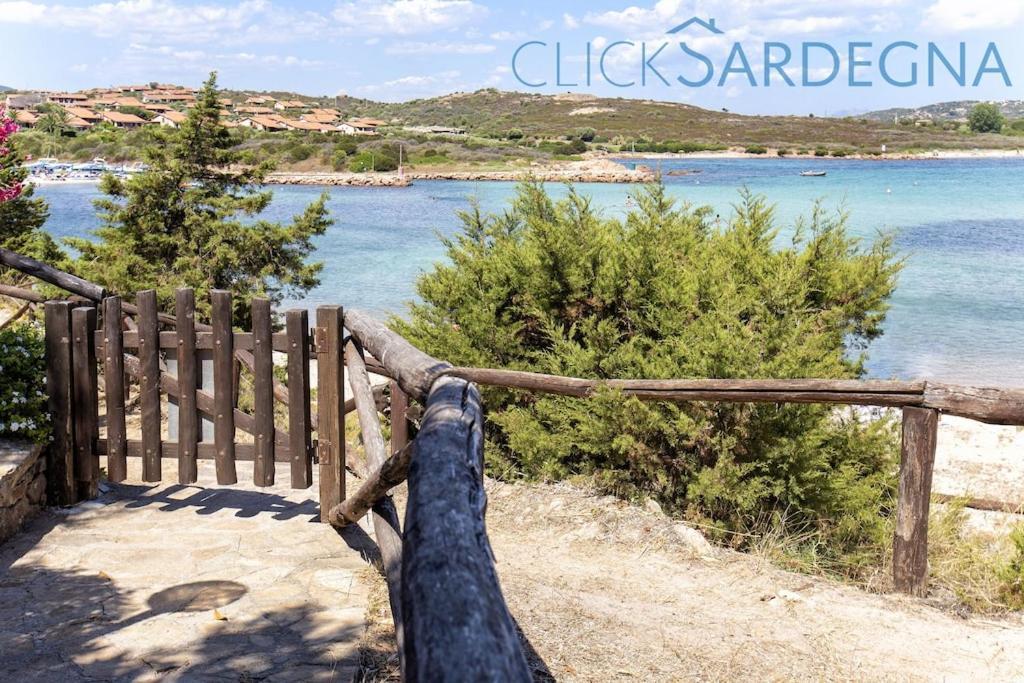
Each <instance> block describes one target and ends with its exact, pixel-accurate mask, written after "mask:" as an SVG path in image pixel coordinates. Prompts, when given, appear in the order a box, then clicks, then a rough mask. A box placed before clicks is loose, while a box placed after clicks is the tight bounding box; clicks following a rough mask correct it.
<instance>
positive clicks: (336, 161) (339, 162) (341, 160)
mask: <svg viewBox="0 0 1024 683" xmlns="http://www.w3.org/2000/svg"><path fill="white" fill-rule="evenodd" d="M347 166H348V154H346V153H345V150H343V149H335V150H334V153H333V154H332V155H331V168H332V169H334V170H335V171H344V170H345V168H346V167H347Z"/></svg>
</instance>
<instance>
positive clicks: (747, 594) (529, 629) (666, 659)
mask: <svg viewBox="0 0 1024 683" xmlns="http://www.w3.org/2000/svg"><path fill="white" fill-rule="evenodd" d="M487 486H488V493H489V501H490V502H489V505H488V513H487V519H488V532H489V535H490V538H491V543H492V546H493V549H494V553H495V556H496V559H497V568H498V574H499V576H500V578H501V583H502V590H503V592H504V594H505V597H506V600H507V601H508V605H509V608H510V610H511V612H512V615H513V617H514V618H515V620H516V621H517V623H518V624H519V627H520V628H521V629H522V632H523V634H524V636H525V639H526V641H527V642H526V648H525V649H526V652H527V655H528V658H529V659H530V660H531V666H532V668H533V670H534V678H535V680H538V681H547V680H552V679H554V680H559V681H595V682H596V681H726V680H727V681H783V680H857V681H860V680H871V681H875V680H894V681H960V680H963V681H966V680H993V681H994V680H1000V681H1012V680H1021V679H1022V677H1024V617H1022V616H1021V615H1010V616H1005V617H996V618H993V617H986V618H982V617H976V616H970V617H964V616H962V615H959V614H957V613H955V612H953V611H952V610H950V609H949V608H948V606H945V605H937V604H935V603H930V602H929V601H926V600H920V599H914V598H907V597H902V596H897V595H877V594H871V593H868V592H865V591H863V590H861V589H858V588H856V587H853V586H849V585H843V584H841V583H838V582H836V581H832V580H828V579H824V578H819V577H813V576H808V575H805V574H797V573H793V572H788V571H784V570H781V569H778V568H777V567H775V566H773V565H772V564H771V563H769V562H768V561H767V560H763V559H761V558H759V557H757V556H754V555H750V554H744V553H738V552H733V551H729V550H724V549H722V548H718V547H712V546H710V545H708V544H707V543H706V542H705V541H703V539H702V538H701V537H700V536H699V535H698V534H695V533H694V532H693V530H692V529H689V528H688V527H686V526H685V525H682V524H679V523H677V522H675V521H674V520H672V519H669V518H668V517H666V516H665V515H663V514H662V513H661V512H660V511H659V510H657V508H656V506H653V505H651V506H650V507H638V506H635V505H630V504H627V503H624V502H622V501H620V500H618V499H616V498H612V497H608V496H597V495H593V494H590V493H587V492H585V491H582V490H580V489H578V488H575V487H573V486H571V485H568V484H557V485H521V484H506V483H502V482H497V481H493V480H489V481H488V485H487ZM396 502H398V503H399V505H400V507H401V496H400V495H399V496H398V499H397V500H396ZM374 594H375V595H376V599H374V598H373V597H371V611H373V612H375V614H374V615H373V616H372V617H371V621H375V623H374V624H373V626H371V629H370V631H369V639H370V640H373V639H374V638H375V639H376V640H375V642H374V643H373V646H374V647H376V648H377V650H378V652H377V658H376V660H375V661H372V660H373V658H371V662H370V666H369V668H368V669H364V671H365V679H364V680H382V679H387V678H389V676H388V672H390V673H391V674H392V675H393V674H394V670H395V665H396V662H395V660H394V658H391V660H390V662H388V661H387V660H388V657H387V653H388V647H389V646H390V647H393V642H389V639H390V636H389V631H388V629H390V627H391V624H390V618H389V612H388V609H387V599H386V597H385V593H384V587H383V581H378V585H377V586H376V588H375V589H374ZM374 605H376V607H375V608H374ZM382 663H383V665H382Z"/></svg>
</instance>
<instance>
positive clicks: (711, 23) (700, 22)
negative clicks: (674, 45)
mask: <svg viewBox="0 0 1024 683" xmlns="http://www.w3.org/2000/svg"><path fill="white" fill-rule="evenodd" d="M691 26H697V27H699V28H702V29H704V30H706V31H710V32H711V33H718V34H721V33H724V31H723V30H722V29H720V28H718V27H717V26H715V20H714V19H708V20H707V21H705V20H704V19H700V18H699V17H690V18H689V19H687V20H686V21H684V22H683V23H681V24H679V25H678V26H676V27H675V28H673V29H669V30H668V31H667V32H668V33H679V32H680V31H685V30H686V29H688V28H690V27H691Z"/></svg>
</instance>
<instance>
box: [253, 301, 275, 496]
mask: <svg viewBox="0 0 1024 683" xmlns="http://www.w3.org/2000/svg"><path fill="white" fill-rule="evenodd" d="M270 317H271V316H270V301H269V300H267V299H253V300H252V344H253V356H254V358H255V364H256V367H255V372H254V375H255V378H254V379H255V383H254V384H255V388H254V391H253V406H254V417H255V418H256V434H255V435H254V436H255V438H256V462H255V463H254V466H253V483H254V484H256V486H272V485H273V484H274V344H273V337H272V335H273V329H272V328H271V323H270Z"/></svg>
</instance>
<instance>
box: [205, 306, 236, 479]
mask: <svg viewBox="0 0 1024 683" xmlns="http://www.w3.org/2000/svg"><path fill="white" fill-rule="evenodd" d="M210 303H211V304H212V313H211V320H210V322H211V323H212V325H213V407H214V416H213V445H214V448H216V449H217V453H216V457H215V460H214V462H215V463H216V468H217V483H218V484H236V483H238V473H237V471H236V469H235V410H234V409H235V399H234V396H235V379H234V376H235V371H234V365H235V335H234V331H233V328H232V326H231V320H232V304H231V292H228V291H225V290H222V289H215V290H213V291H212V292H210Z"/></svg>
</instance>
